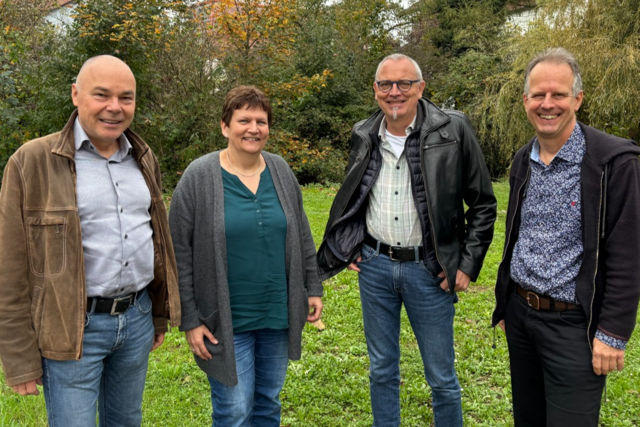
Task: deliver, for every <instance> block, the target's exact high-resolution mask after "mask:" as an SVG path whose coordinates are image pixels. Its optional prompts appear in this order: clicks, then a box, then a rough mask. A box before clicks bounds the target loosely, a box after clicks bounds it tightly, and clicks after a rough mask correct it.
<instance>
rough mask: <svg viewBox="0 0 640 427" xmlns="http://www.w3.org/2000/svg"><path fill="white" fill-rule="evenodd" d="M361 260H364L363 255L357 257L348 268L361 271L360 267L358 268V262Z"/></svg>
mask: <svg viewBox="0 0 640 427" xmlns="http://www.w3.org/2000/svg"><path fill="white" fill-rule="evenodd" d="M360 261H362V257H361V256H359V257H358V258H356V260H355V261H354V262H352V263H351V264H349V265H347V270H351V271H357V272H358V273H360V268H358V263H359V262H360Z"/></svg>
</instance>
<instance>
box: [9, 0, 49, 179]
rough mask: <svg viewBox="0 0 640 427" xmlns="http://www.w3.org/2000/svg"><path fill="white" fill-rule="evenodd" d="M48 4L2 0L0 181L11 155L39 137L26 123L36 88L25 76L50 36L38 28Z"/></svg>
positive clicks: (38, 1) (35, 1)
mask: <svg viewBox="0 0 640 427" xmlns="http://www.w3.org/2000/svg"><path fill="white" fill-rule="evenodd" d="M46 3H47V2H46V1H44V0H34V1H32V2H21V1H16V0H3V1H0V51H2V56H0V180H1V178H2V173H3V171H4V167H5V166H6V163H7V160H8V159H9V157H10V156H11V154H13V152H14V151H15V150H16V149H17V148H18V147H19V146H20V144H22V143H23V142H25V141H26V140H28V139H30V138H31V137H33V136H37V134H34V132H33V131H32V130H31V129H30V128H29V126H28V124H27V123H26V118H27V115H28V113H29V111H30V110H31V109H32V108H33V100H32V97H33V88H32V87H31V86H30V85H28V84H26V82H25V81H24V79H23V77H24V73H25V67H26V65H27V64H28V63H29V61H30V58H33V57H36V56H37V54H38V49H37V46H38V45H39V44H40V42H41V40H42V38H43V37H46V34H44V33H42V32H40V31H38V30H37V28H38V26H39V25H38V22H39V20H40V18H41V17H42V16H43V14H44V11H45V10H46V7H45V6H46Z"/></svg>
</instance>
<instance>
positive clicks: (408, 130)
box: [378, 113, 418, 142]
mask: <svg viewBox="0 0 640 427" xmlns="http://www.w3.org/2000/svg"><path fill="white" fill-rule="evenodd" d="M417 118H418V114H417V113H416V115H415V116H413V121H412V122H411V123H410V124H409V126H407V128H406V129H405V130H404V133H405V134H406V135H407V136H409V135H410V134H411V132H413V129H414V128H415V127H416V119H417ZM385 130H387V116H383V117H382V122H380V129H378V137H379V138H380V140H381V141H383V142H386V140H387V139H386V137H385Z"/></svg>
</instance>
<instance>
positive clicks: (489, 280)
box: [0, 182, 640, 427]
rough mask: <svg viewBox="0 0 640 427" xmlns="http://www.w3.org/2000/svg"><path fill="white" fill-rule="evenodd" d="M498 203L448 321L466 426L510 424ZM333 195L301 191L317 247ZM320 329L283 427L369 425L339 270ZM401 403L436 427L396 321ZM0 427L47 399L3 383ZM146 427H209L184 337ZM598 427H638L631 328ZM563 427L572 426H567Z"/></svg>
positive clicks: (160, 381) (639, 359) (292, 384)
mask: <svg viewBox="0 0 640 427" xmlns="http://www.w3.org/2000/svg"><path fill="white" fill-rule="evenodd" d="M494 189H495V191H496V196H497V197H498V221H497V222H496V235H495V239H494V241H493V244H492V245H491V248H490V249H489V253H488V255H487V258H486V260H485V264H484V268H483V271H482V274H481V275H480V277H479V279H478V282H477V283H475V284H472V287H471V288H470V291H469V292H467V293H465V294H461V295H460V302H459V303H458V304H457V306H456V309H457V313H456V318H455V341H456V369H457V371H458V376H459V379H460V383H461V385H462V408H463V412H464V419H465V425H467V426H510V425H513V421H512V418H511V412H510V411H511V403H510V383H509V367H508V353H507V347H506V341H505V338H504V334H503V333H502V331H500V330H497V331H496V333H495V337H496V338H495V344H496V348H495V349H494V348H492V345H493V343H494V331H493V329H492V328H491V327H490V317H491V312H492V310H493V301H494V299H493V284H494V282H495V276H496V270H497V268H498V264H499V263H500V260H501V259H502V247H503V243H504V222H505V213H506V205H507V196H508V188H507V185H506V183H504V182H499V183H496V184H495V185H494ZM335 190H336V189H335V188H331V187H319V186H313V187H308V188H306V189H305V190H304V197H305V207H306V210H307V215H308V216H309V220H310V223H311V228H312V231H313V235H314V238H315V240H316V243H319V242H320V239H321V238H322V233H323V231H324V226H325V224H326V221H327V216H328V212H329V207H330V206H331V201H332V200H333V196H334V195H335ZM324 304H325V310H324V313H323V321H324V323H325V325H326V329H325V330H324V331H319V330H317V329H315V328H314V327H312V326H311V325H307V327H306V328H305V331H304V337H303V342H304V348H303V354H302V360H300V361H297V362H291V363H290V365H289V373H288V375H287V381H286V383H285V387H284V390H283V392H282V395H281V398H282V403H283V416H282V424H283V425H284V426H291V427H297V426H328V427H329V426H354V427H356V426H370V425H371V423H372V417H371V411H370V407H369V380H368V358H367V347H366V343H365V340H364V333H363V327H362V316H361V308H360V298H359V295H358V281H357V276H356V274H355V273H352V272H343V273H341V274H340V275H338V276H336V277H335V278H333V279H331V280H329V281H328V282H326V283H325V297H324ZM400 341H401V345H402V360H401V373H402V386H401V404H402V419H403V426H428V425H431V424H432V423H433V414H432V411H431V393H430V390H429V387H428V386H427V385H426V382H425V380H424V375H423V369H422V362H421V359H420V353H419V351H418V346H417V343H416V341H415V337H414V336H413V332H412V331H411V328H410V326H409V322H408V320H407V319H406V316H405V317H404V318H403V324H402V330H401V336H400ZM0 383H2V385H0V426H16V427H18V426H19V427H24V426H46V414H45V409H44V399H43V398H42V395H40V396H38V397H28V398H21V397H18V396H17V395H15V394H13V393H12V391H11V389H9V388H8V387H7V386H6V385H4V383H3V382H2V374H0ZM143 411H144V415H143V418H144V422H143V425H144V426H150V427H151V426H153V427H164V426H208V425H211V418H210V412H211V403H210V400H209V386H208V383H207V381H206V378H205V376H204V374H203V373H202V372H201V371H200V370H199V369H198V368H197V367H196V366H195V363H194V362H193V361H192V356H191V353H190V352H189V348H188V346H187V344H186V341H185V340H184V338H183V335H182V334H181V333H180V332H178V331H177V329H174V330H173V331H172V332H171V333H169V334H168V335H167V339H166V341H165V344H164V345H163V346H162V347H160V349H158V350H157V351H155V352H154V353H152V355H151V359H150V365H149V374H148V377H147V386H146V391H145V396H144V406H143ZM601 425H602V426H636V425H640V332H638V330H636V332H635V333H634V337H633V338H632V340H631V342H630V344H629V346H628V349H627V352H626V359H625V369H624V371H623V372H620V373H614V374H611V375H609V379H608V381H607V402H606V403H604V404H603V406H602V411H601ZM567 427H570V426H567Z"/></svg>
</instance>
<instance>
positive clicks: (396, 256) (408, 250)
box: [364, 234, 424, 261]
mask: <svg viewBox="0 0 640 427" xmlns="http://www.w3.org/2000/svg"><path fill="white" fill-rule="evenodd" d="M364 243H365V244H366V245H367V246H371V247H372V248H373V249H376V248H377V247H378V241H377V240H376V239H374V238H373V237H371V236H370V235H369V234H367V235H365V237H364ZM416 248H417V249H418V251H417V255H418V258H417V259H416ZM380 253H381V254H385V255H389V258H390V259H391V261H417V260H421V259H424V250H423V249H422V246H391V245H387V244H386V243H382V242H380Z"/></svg>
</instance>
